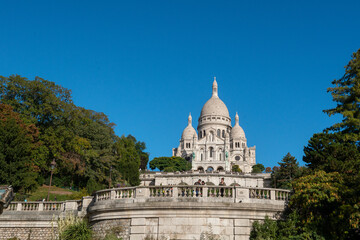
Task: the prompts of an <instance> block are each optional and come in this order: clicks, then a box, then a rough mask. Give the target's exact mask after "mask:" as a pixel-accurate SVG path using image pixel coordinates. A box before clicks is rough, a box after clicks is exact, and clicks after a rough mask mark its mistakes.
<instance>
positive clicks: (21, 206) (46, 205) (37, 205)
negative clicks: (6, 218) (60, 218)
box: [6, 202, 65, 211]
mask: <svg viewBox="0 0 360 240" xmlns="http://www.w3.org/2000/svg"><path fill="white" fill-rule="evenodd" d="M6 210H7V211H64V210H65V202H11V203H10V204H9V206H8V207H7V208H6Z"/></svg>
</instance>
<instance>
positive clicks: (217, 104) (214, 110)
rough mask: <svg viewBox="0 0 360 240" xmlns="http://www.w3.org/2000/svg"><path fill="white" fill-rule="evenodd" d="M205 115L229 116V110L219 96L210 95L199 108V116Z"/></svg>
mask: <svg viewBox="0 0 360 240" xmlns="http://www.w3.org/2000/svg"><path fill="white" fill-rule="evenodd" d="M207 115H217V116H219V115H220V116H224V117H228V118H230V116H229V110H228V109H227V107H226V105H225V103H224V102H223V101H221V99H220V98H218V97H214V96H213V97H211V98H210V99H209V100H208V101H207V102H206V103H205V105H204V106H203V108H202V109H201V114H200V117H204V116H207Z"/></svg>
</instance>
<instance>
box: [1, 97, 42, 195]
mask: <svg viewBox="0 0 360 240" xmlns="http://www.w3.org/2000/svg"><path fill="white" fill-rule="evenodd" d="M38 134H39V132H38V129H37V128H36V127H35V126H34V125H33V124H25V123H24V122H23V121H22V120H21V119H20V115H19V114H18V113H15V112H13V110H12V107H11V106H9V105H6V104H2V103H0V166H1V168H0V182H1V183H6V184H9V185H12V186H13V187H14V189H15V190H16V191H17V190H24V191H29V190H32V189H34V188H35V187H36V185H37V183H36V178H37V176H38V170H39V168H38V166H37V162H36V155H37V151H38V149H39V147H40V145H39V143H38Z"/></svg>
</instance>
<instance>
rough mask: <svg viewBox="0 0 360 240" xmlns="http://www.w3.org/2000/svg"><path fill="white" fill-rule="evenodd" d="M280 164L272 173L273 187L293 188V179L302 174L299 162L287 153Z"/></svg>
mask: <svg viewBox="0 0 360 240" xmlns="http://www.w3.org/2000/svg"><path fill="white" fill-rule="evenodd" d="M278 164H279V166H280V167H279V168H277V169H276V171H273V172H272V174H271V178H272V185H273V187H276V188H285V189H291V181H292V180H293V179H294V178H296V177H298V176H299V175H300V168H299V163H298V162H297V160H296V158H295V157H293V156H292V155H291V154H290V153H287V154H286V155H285V157H283V159H282V160H281V162H279V163H278Z"/></svg>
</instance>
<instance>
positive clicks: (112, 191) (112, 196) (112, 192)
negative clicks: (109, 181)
mask: <svg viewBox="0 0 360 240" xmlns="http://www.w3.org/2000/svg"><path fill="white" fill-rule="evenodd" d="M115 194H116V193H115V190H114V189H111V191H110V199H111V200H114V199H115Z"/></svg>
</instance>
